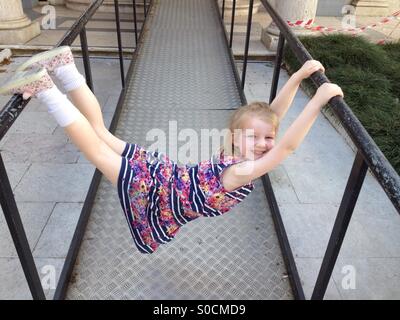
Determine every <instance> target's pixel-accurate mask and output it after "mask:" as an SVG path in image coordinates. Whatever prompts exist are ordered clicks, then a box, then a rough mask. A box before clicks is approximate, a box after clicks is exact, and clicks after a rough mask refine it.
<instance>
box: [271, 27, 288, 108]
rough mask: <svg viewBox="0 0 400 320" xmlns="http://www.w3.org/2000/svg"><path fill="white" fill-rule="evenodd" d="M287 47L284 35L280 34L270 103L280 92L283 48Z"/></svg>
mask: <svg viewBox="0 0 400 320" xmlns="http://www.w3.org/2000/svg"><path fill="white" fill-rule="evenodd" d="M284 46H285V37H284V36H283V34H282V33H281V34H279V41H278V47H277V49H276V57H275V68H274V75H273V77H272V84H271V93H270V95H269V103H272V101H273V100H274V99H275V97H276V92H277V90H278V82H279V75H280V73H281V64H282V59H283V48H284Z"/></svg>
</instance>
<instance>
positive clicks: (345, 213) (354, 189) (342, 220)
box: [311, 151, 368, 300]
mask: <svg viewBox="0 0 400 320" xmlns="http://www.w3.org/2000/svg"><path fill="white" fill-rule="evenodd" d="M367 170H368V166H367V164H366V162H365V161H364V158H363V156H362V155H361V153H360V151H358V152H357V155H356V158H355V160H354V163H353V167H352V169H351V173H350V176H349V179H348V181H347V185H346V189H345V191H344V195H343V198H342V202H341V204H340V207H339V211H338V214H337V217H336V220H335V224H334V226H333V230H332V234H331V237H330V239H329V242H328V247H327V249H326V252H325V255H324V259H323V261H322V265H321V269H320V271H319V274H318V278H317V282H316V284H315V287H314V291H313V293H312V296H311V299H312V300H321V299H323V297H324V295H325V292H326V288H327V287H328V284H329V279H330V278H331V276H332V271H333V268H334V267H335V263H336V260H337V257H338V255H339V252H340V248H341V246H342V243H343V239H344V237H345V235H346V231H347V227H348V226H349V223H350V219H351V216H352V214H353V210H354V207H355V206H356V202H357V198H358V195H359V194H360V190H361V187H362V184H363V182H364V178H365V175H366V173H367Z"/></svg>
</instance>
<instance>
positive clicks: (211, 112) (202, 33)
mask: <svg viewBox="0 0 400 320" xmlns="http://www.w3.org/2000/svg"><path fill="white" fill-rule="evenodd" d="M218 19H219V17H218V12H217V7H216V4H215V1H214V0H159V1H154V5H153V6H152V9H151V11H150V14H149V21H148V24H147V26H148V29H147V30H145V34H144V37H143V43H142V45H141V47H140V50H139V52H138V58H137V61H136V63H135V68H134V69H133V74H132V77H131V78H130V82H129V83H127V86H128V89H127V95H126V98H125V101H124V105H123V109H122V112H121V116H120V120H119V123H118V127H117V130H116V135H117V136H119V137H122V138H123V139H124V140H126V141H129V142H135V143H138V144H140V145H142V146H145V147H148V146H149V145H150V143H149V142H147V141H146V134H147V133H148V132H149V130H151V129H153V128H158V129H161V130H163V131H164V132H166V133H167V136H168V137H169V138H170V139H171V143H176V141H177V139H176V137H175V138H174V134H176V132H180V130H182V129H185V128H191V129H193V130H194V131H196V132H197V133H198V134H199V136H200V130H201V129H212V128H217V129H222V128H223V127H225V126H226V122H227V120H228V116H229V115H230V113H231V110H232V109H234V108H237V107H238V106H239V105H240V104H241V102H240V101H241V100H240V96H239V91H238V87H237V84H236V81H235V76H234V72H233V69H232V64H231V61H230V56H229V52H228V50H227V49H226V44H225V42H224V41H225V39H224V38H223V37H224V30H223V29H222V27H221V24H220V22H219V20H218ZM171 124H172V125H171ZM175 124H176V127H175V126H174V125H175ZM174 130H175V132H173V131H174ZM176 130H177V131H176ZM183 144H185V141H183V142H179V143H178V145H176V144H175V146H176V148H179V147H180V146H181V145H183ZM160 151H161V150H160ZM169 155H170V157H171V159H173V160H175V161H177V159H176V158H175V157H174V154H169ZM201 160H203V159H201ZM255 187H256V188H255V190H254V191H253V192H252V194H251V195H250V196H249V197H248V199H247V200H246V201H244V202H242V203H241V204H239V205H238V206H237V207H235V208H234V209H233V210H232V211H231V212H229V213H227V214H225V215H223V216H221V217H216V218H200V219H197V220H194V221H192V222H191V223H189V224H188V225H186V226H184V227H183V228H182V229H181V230H180V231H179V232H178V234H177V236H176V238H175V239H174V240H173V241H172V242H171V243H169V244H167V245H162V246H160V248H159V249H158V250H157V251H156V252H155V253H153V254H151V255H145V254H141V253H139V252H138V251H137V249H136V247H135V246H134V244H133V240H132V238H131V235H130V232H129V228H128V226H127V223H126V220H125V217H124V214H123V212H122V210H121V208H120V204H119V199H118V194H117V190H116V189H115V188H114V187H112V185H111V184H110V183H108V182H107V181H106V180H105V179H102V181H101V183H100V186H99V189H98V191H97V195H96V200H95V203H94V206H93V209H92V213H91V216H90V219H89V222H88V225H87V229H86V232H85V236H84V239H83V242H82V245H81V247H80V251H79V254H78V258H77V261H76V264H75V268H74V271H73V275H72V278H71V281H70V283H69V287H68V290H67V295H66V299H182V300H183V299H224V300H227V299H293V294H292V289H291V287H290V284H289V280H288V278H287V276H286V274H287V270H286V267H285V264H284V260H283V256H282V252H281V249H280V246H279V243H278V238H277V236H276V231H275V228H274V224H273V221H272V218H271V215H270V213H269V208H268V203H267V200H266V197H265V194H264V190H263V185H262V183H261V181H260V180H257V181H256V182H255Z"/></svg>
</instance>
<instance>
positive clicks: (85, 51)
mask: <svg viewBox="0 0 400 320" xmlns="http://www.w3.org/2000/svg"><path fill="white" fill-rule="evenodd" d="M80 39H81V48H82V57H83V65H84V67H85V76H86V83H87V85H88V87H89V88H90V90H92V92H94V87H93V79H92V70H91V69H90V58H89V49H88V43H87V37H86V28H85V27H83V28H82V31H81V33H80Z"/></svg>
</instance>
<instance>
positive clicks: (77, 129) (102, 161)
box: [64, 113, 122, 186]
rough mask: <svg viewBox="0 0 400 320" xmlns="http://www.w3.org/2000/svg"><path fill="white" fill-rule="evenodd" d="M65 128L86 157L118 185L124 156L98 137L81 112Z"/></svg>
mask: <svg viewBox="0 0 400 320" xmlns="http://www.w3.org/2000/svg"><path fill="white" fill-rule="evenodd" d="M64 130H65V132H66V134H67V135H68V136H69V137H70V139H71V140H72V142H73V143H74V144H75V145H76V146H77V147H78V148H79V150H81V151H82V152H83V154H84V155H85V157H86V159H88V160H89V161H90V162H91V163H93V164H94V165H95V166H96V167H97V169H99V170H100V171H101V172H102V173H103V174H104V176H105V177H106V178H107V179H108V180H109V181H111V183H112V184H113V185H114V186H116V185H117V182H118V175H119V171H120V167H121V162H122V160H121V159H122V158H121V156H120V155H118V154H117V153H116V152H115V151H114V150H112V149H111V148H110V147H109V146H108V145H107V144H106V143H105V142H104V141H103V140H102V139H100V138H99V137H98V135H97V134H96V132H95V131H94V130H93V128H92V126H91V125H90V123H89V122H88V120H87V119H86V118H85V117H84V116H83V115H82V114H81V113H79V114H78V116H77V118H76V119H75V121H74V122H72V123H71V124H69V125H68V126H66V127H64Z"/></svg>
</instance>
